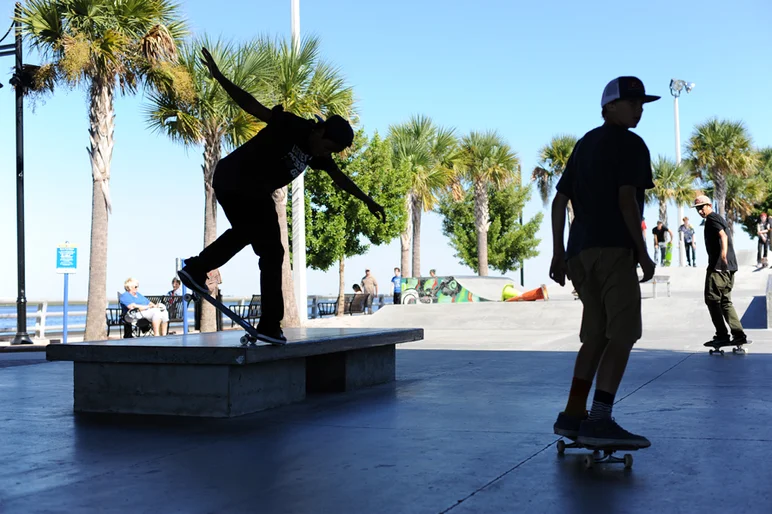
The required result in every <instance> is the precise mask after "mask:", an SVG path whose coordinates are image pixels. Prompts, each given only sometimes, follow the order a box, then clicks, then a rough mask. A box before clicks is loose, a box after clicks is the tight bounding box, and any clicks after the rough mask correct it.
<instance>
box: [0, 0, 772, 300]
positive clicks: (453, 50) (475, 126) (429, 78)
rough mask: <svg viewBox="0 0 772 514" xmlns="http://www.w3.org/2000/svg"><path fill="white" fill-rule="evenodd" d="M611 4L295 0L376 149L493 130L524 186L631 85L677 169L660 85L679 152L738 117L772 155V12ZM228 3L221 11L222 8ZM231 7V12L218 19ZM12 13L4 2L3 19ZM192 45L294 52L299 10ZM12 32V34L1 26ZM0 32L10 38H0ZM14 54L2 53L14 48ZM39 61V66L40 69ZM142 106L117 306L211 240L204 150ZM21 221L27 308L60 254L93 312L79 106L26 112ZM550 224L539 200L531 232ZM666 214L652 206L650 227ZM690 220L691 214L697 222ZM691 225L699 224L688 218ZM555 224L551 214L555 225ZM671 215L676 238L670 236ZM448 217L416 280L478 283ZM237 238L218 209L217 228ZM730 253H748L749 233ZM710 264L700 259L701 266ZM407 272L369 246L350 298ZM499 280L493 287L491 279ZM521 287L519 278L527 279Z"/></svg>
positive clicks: (114, 244) (44, 106)
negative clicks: (167, 133) (382, 141)
mask: <svg viewBox="0 0 772 514" xmlns="http://www.w3.org/2000/svg"><path fill="white" fill-rule="evenodd" d="M631 5H632V4H620V3H619V2H618V1H614V2H612V1H595V2H590V3H587V2H585V3H577V2H570V1H550V0H548V1H545V2H530V3H528V2H526V3H522V2H504V1H488V2H481V3H479V4H474V5H472V4H470V3H468V2H440V1H438V0H426V1H423V2H408V1H405V0H395V1H392V2H361V1H354V0H327V1H325V2H318V1H316V2H310V1H302V0H301V32H302V33H303V34H308V33H314V34H316V35H318V36H320V37H321V38H322V43H323V46H322V48H323V53H324V55H325V56H326V57H327V59H328V60H330V61H332V62H334V63H335V64H337V65H338V66H340V68H341V69H342V71H343V72H344V74H345V76H346V78H347V80H348V81H349V83H350V84H351V85H352V86H353V87H354V90H355V92H356V97H357V103H358V108H359V112H360V116H361V121H362V125H363V126H364V127H365V129H366V130H367V131H368V132H369V133H373V132H374V131H376V130H377V131H379V132H380V133H381V134H384V133H385V132H386V131H387V129H388V127H389V125H391V124H395V123H400V122H403V121H405V120H406V119H407V118H408V117H409V116H410V115H412V114H419V113H420V114H425V115H428V116H431V117H432V118H433V119H434V120H435V121H436V122H437V123H438V124H441V125H448V126H452V127H455V128H456V129H457V131H458V133H459V134H460V135H462V134H464V133H467V132H469V131H470V130H486V129H497V130H499V131H500V132H501V133H502V134H503V135H504V136H505V137H506V138H507V139H508V141H509V142H510V144H511V145H512V147H513V148H514V149H515V150H516V151H517V152H518V155H519V156H520V158H521V160H522V163H523V170H524V171H525V172H526V174H529V173H530V170H532V169H533V167H534V166H535V164H536V160H537V156H538V150H539V148H540V147H541V146H542V145H544V144H545V143H547V142H548V141H549V140H550V138H551V137H552V136H553V135H555V134H558V133H572V134H576V135H577V136H581V135H582V134H584V133H585V132H586V131H588V130H590V129H591V128H593V127H594V126H596V125H598V124H600V122H601V119H600V107H599V102H600V96H601V92H602V90H603V87H604V86H605V84H606V83H607V82H608V81H609V80H610V79H611V78H613V77H616V76H619V75H628V74H630V75H637V76H638V77H640V78H641V79H642V80H643V81H644V83H645V85H646V87H647V90H648V91H650V92H651V93H653V94H659V95H662V96H663V99H662V100H661V101H659V102H656V103H653V104H649V105H647V106H646V112H645V114H644V117H643V120H642V122H641V124H640V125H639V127H638V128H637V129H636V132H637V133H638V134H640V135H641V136H642V137H643V138H644V140H645V141H646V142H647V144H648V145H649V148H650V150H651V153H652V155H653V156H656V155H657V154H663V155H667V156H670V157H674V155H675V147H674V128H673V102H672V98H671V97H670V95H669V90H668V84H669V82H670V79H671V78H674V77H675V78H681V79H685V80H689V81H693V82H695V83H696V84H697V87H696V88H695V90H694V91H693V92H692V93H691V94H689V95H685V94H684V95H683V96H682V99H681V138H682V141H686V139H687V138H688V137H689V135H690V133H691V131H692V129H693V127H694V126H695V124H697V123H699V122H702V121H704V120H706V119H708V118H709V117H711V116H718V117H720V118H729V119H736V120H742V121H744V122H745V123H746V125H747V127H748V129H749V131H750V133H751V135H752V136H753V138H754V141H755V143H756V144H757V145H758V146H770V145H772V123H770V120H772V108H771V107H770V100H769V85H770V84H772V69H770V67H769V66H768V65H767V63H768V61H769V53H770V50H771V49H772V32H770V31H769V27H768V22H769V20H770V19H771V18H772V4H770V3H769V2H768V0H738V1H736V2H732V3H731V5H730V4H727V3H726V2H720V1H718V0H707V1H705V2H701V3H699V4H696V3H694V2H672V1H664V0H654V1H651V2H646V3H645V4H641V5H640V6H639V7H637V8H632V7H631ZM226 6H227V7H226ZM225 8H228V9H235V10H238V12H228V11H225V10H224V9H225ZM11 9H12V3H11V2H9V1H6V2H3V3H2V5H0V15H2V16H4V17H5V18H4V19H8V16H10V14H11ZM183 10H184V13H185V16H186V17H187V19H188V20H189V22H190V26H191V29H192V31H193V32H194V33H196V34H201V33H204V32H206V33H208V34H210V35H211V36H219V35H223V34H225V35H226V36H227V37H228V38H231V39H233V40H236V41H238V40H246V39H249V38H251V37H253V36H255V35H258V34H270V35H283V36H287V37H289V31H290V2H289V0H284V1H279V0H274V1H271V2H268V1H259V2H247V1H244V0H240V1H233V0H231V1H229V2H210V1H204V0H185V2H184V5H183ZM0 25H2V27H0V29H3V30H2V32H4V29H5V26H6V22H2V24H0ZM0 35H1V34H0ZM6 42H8V41H6ZM37 61H38V59H37V57H36V56H30V62H37ZM0 62H2V65H0V81H2V82H3V83H4V84H5V85H6V87H4V88H3V89H1V90H0V160H2V162H3V163H4V165H3V166H2V167H0V219H2V225H1V226H0V227H1V228H0V244H1V245H2V248H3V251H2V252H0V267H2V269H4V270H5V273H4V274H3V279H2V280H1V281H0V297H2V298H15V297H16V280H15V277H16V244H15V241H16V239H15V236H16V231H15V220H16V215H15V212H16V211H15V209H16V207H15V175H14V172H13V170H14V168H13V167H14V121H13V112H14V111H13V105H14V104H13V92H12V89H11V88H10V87H8V85H7V83H8V78H9V76H10V68H11V66H12V65H13V59H12V58H9V57H6V58H3V59H0ZM144 105H145V104H144V99H143V98H142V96H137V97H134V98H120V99H119V100H118V101H117V102H116V132H115V141H116V145H115V151H114V155H113V161H112V182H111V189H112V195H113V215H112V216H111V218H110V229H109V234H110V236H109V247H108V250H109V262H108V298H112V297H113V296H114V292H115V291H118V290H121V288H122V284H123V281H124V280H125V278H127V277H129V276H133V277H135V278H137V279H138V280H139V281H140V283H141V285H140V291H143V292H145V293H147V294H151V293H162V292H165V291H167V290H168V288H169V287H168V286H169V282H170V280H171V278H172V276H173V275H174V258H175V257H186V256H189V255H192V254H194V253H197V252H198V251H200V249H201V245H202V241H203V214H204V190H203V183H202V182H203V178H202V173H201V163H202V155H201V149H200V148H191V149H189V150H187V151H186V150H185V149H184V148H182V147H180V146H178V145H175V144H173V143H171V142H169V141H168V140H166V139H165V138H164V137H162V136H157V135H153V134H152V133H151V132H149V131H148V130H146V128H145V122H144V119H143V115H142V112H143V106H144ZM25 120H26V132H25V137H26V214H27V217H26V219H27V296H28V298H30V299H42V298H60V297H61V294H62V293H61V291H62V278H61V276H60V275H57V274H56V273H55V272H54V257H55V247H56V245H57V244H58V243H60V242H63V241H65V240H69V241H71V242H75V243H77V244H79V246H80V257H79V260H80V268H79V272H78V274H76V275H74V276H73V277H72V280H71V286H70V287H71V298H82V299H85V297H86V292H87V282H88V260H87V257H88V243H89V234H90V216H91V170H90V164H89V159H88V155H87V153H86V147H87V146H88V132H87V129H88V123H87V122H88V120H87V105H86V97H85V94H84V92H83V91H79V90H76V91H71V92H66V91H65V90H60V91H59V92H58V93H57V94H56V96H54V97H50V98H48V99H47V100H46V101H45V102H44V103H40V104H38V105H37V107H36V109H35V110H34V112H33V110H32V109H31V108H27V109H26V111H25ZM539 211H542V212H545V215H546V214H547V213H546V209H545V207H544V206H543V205H542V204H541V201H540V200H539V199H538V196H537V195H535V194H534V197H533V198H532V200H531V202H530V203H529V205H528V206H527V209H526V212H525V216H526V218H528V217H531V216H533V214H534V213H536V212H539ZM656 212H657V211H656V206H650V207H647V209H646V218H647V220H649V221H653V220H654V219H655V218H656V216H657V214H656ZM690 214H693V213H690ZM691 217H692V219H695V218H696V216H691ZM547 218H548V217H547ZM676 218H677V213H676V210H675V208H673V207H671V209H670V211H669V223H670V225H671V226H672V227H673V228H676V227H677V226H678V223H677V219H676ZM440 226H441V223H440V219H439V217H438V216H437V215H435V214H432V213H429V214H426V215H425V216H424V223H423V231H422V249H423V251H422V258H421V261H422V266H423V269H422V272H423V273H424V274H427V273H428V270H429V268H436V269H437V271H438V273H439V274H472V273H473V271H472V270H470V269H469V268H466V267H464V266H462V265H460V264H458V260H457V259H456V258H455V257H454V256H453V253H454V252H453V250H452V248H450V246H449V245H448V244H447V240H446V239H445V238H444V237H443V236H442V233H441V229H440ZM227 227H228V223H227V220H226V218H225V216H224V215H223V214H222V211H220V216H219V218H218V229H219V231H220V232H222V231H223V230H225V229H226V228H227ZM539 236H540V237H541V238H542V243H541V245H540V247H539V250H540V252H541V255H540V256H539V257H538V258H536V259H533V260H531V261H527V262H526V267H525V270H526V280H525V281H526V286H537V285H538V284H540V283H547V284H548V285H550V287H557V286H556V285H554V284H552V283H551V282H550V281H549V278H548V276H547V269H548V264H549V259H550V250H551V248H550V243H549V237H550V235H549V226H548V219H545V223H544V224H543V225H542V230H541V232H540V234H539ZM736 244H737V246H738V247H740V248H751V247H752V246H753V243H752V242H751V241H750V239H749V238H748V237H747V236H746V235H744V234H742V233H739V234H738V235H737V243H736ZM698 255H699V257H698V258H700V259H701V260H700V265H703V264H704V263H705V256H704V250H703V249H702V247H701V248H700V254H698ZM398 264H399V241H398V240H395V241H394V242H392V243H391V244H390V245H385V246H381V247H377V248H375V247H374V248H371V250H370V251H369V253H367V254H366V255H364V256H360V257H356V258H352V259H348V260H347V262H346V269H347V271H346V285H347V288H350V287H351V285H352V284H353V283H355V282H357V281H359V279H360V278H361V276H362V275H363V272H364V268H365V267H369V268H371V269H372V270H373V272H374V274H375V276H376V277H377V279H378V280H379V281H380V283H381V284H382V289H386V292H388V289H387V285H388V281H389V278H390V277H391V275H392V268H393V267H394V266H395V265H398ZM221 271H222V275H223V282H224V283H223V291H224V293H225V294H226V295H249V294H252V293H256V292H258V291H259V282H258V271H257V258H256V257H255V256H254V254H252V253H251V250H249V249H245V250H244V251H243V252H242V253H241V254H239V255H238V256H237V257H236V258H234V259H233V261H231V262H230V263H229V264H228V265H226V266H225V267H224V268H222V270H221ZM493 274H496V273H495V272H493ZM510 275H511V276H513V277H518V278H519V274H518V273H517V272H511V273H510ZM337 284H338V276H337V267H334V268H333V269H331V270H329V271H327V272H318V271H311V270H309V273H308V291H309V293H310V294H333V293H336V292H337Z"/></svg>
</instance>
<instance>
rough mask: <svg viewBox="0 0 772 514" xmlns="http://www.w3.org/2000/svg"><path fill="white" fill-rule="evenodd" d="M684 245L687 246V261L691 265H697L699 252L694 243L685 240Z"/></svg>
mask: <svg viewBox="0 0 772 514" xmlns="http://www.w3.org/2000/svg"><path fill="white" fill-rule="evenodd" d="M684 245H685V247H686V262H687V263H688V264H689V266H696V265H697V252H696V250H695V248H694V246H692V243H691V242H689V243H687V242H684Z"/></svg>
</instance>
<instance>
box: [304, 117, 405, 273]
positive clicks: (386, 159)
mask: <svg viewBox="0 0 772 514" xmlns="http://www.w3.org/2000/svg"><path fill="white" fill-rule="evenodd" d="M335 161H336V163H337V164H338V167H339V168H340V169H341V171H342V172H343V173H345V174H346V175H348V176H349V178H351V179H352V180H353V181H354V182H355V183H356V184H357V185H358V186H359V188H360V189H362V191H364V192H365V193H366V194H370V195H371V196H372V197H373V199H374V200H375V201H376V202H378V203H379V204H381V205H382V206H383V208H384V210H385V211H386V222H385V223H382V222H381V221H379V220H378V219H377V218H376V217H375V216H373V215H372V214H371V213H370V211H369V210H368V209H367V206H366V205H365V204H364V203H363V202H362V201H361V200H359V199H358V198H356V197H354V196H352V195H350V194H349V193H347V192H345V191H343V190H341V189H339V188H338V187H337V186H336V185H335V184H334V183H333V181H332V180H331V179H330V177H329V176H328V175H327V174H326V173H325V172H323V171H322V172H317V171H314V170H309V171H308V172H307V173H306V181H305V186H306V251H307V260H308V265H309V266H310V267H312V268H314V269H318V270H327V269H329V268H330V267H331V266H332V265H333V264H335V263H337V262H338V261H339V260H340V258H342V257H350V256H353V255H362V254H364V253H365V252H366V251H367V250H368V249H369V247H370V244H374V245H376V246H378V245H382V244H385V243H388V242H389V241H391V240H392V239H394V238H395V237H397V236H398V235H399V234H400V232H401V231H402V229H403V228H404V226H405V220H406V217H407V212H406V211H405V195H406V194H407V191H408V189H409V188H410V180H409V175H408V170H406V169H402V170H394V169H393V168H392V166H391V148H390V145H389V143H388V141H385V140H383V139H381V138H380V137H379V136H378V134H377V133H376V134H375V135H374V136H373V137H372V139H370V140H369V141H368V139H367V136H366V135H365V134H364V131H363V130H359V131H358V132H357V134H356V137H355V138H354V144H353V145H352V146H351V147H350V148H349V149H348V150H347V151H346V152H344V153H343V154H340V155H336V156H335ZM363 238H364V239H365V240H366V241H364V240H363Z"/></svg>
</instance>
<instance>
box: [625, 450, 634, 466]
mask: <svg viewBox="0 0 772 514" xmlns="http://www.w3.org/2000/svg"><path fill="white" fill-rule="evenodd" d="M632 467H633V456H632V455H630V454H629V453H628V454H625V469H630V468H632Z"/></svg>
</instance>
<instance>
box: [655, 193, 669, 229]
mask: <svg viewBox="0 0 772 514" xmlns="http://www.w3.org/2000/svg"><path fill="white" fill-rule="evenodd" d="M657 221H661V222H662V223H663V224H664V225H665V226H667V200H666V199H661V200H660V201H659V220H657Z"/></svg>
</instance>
